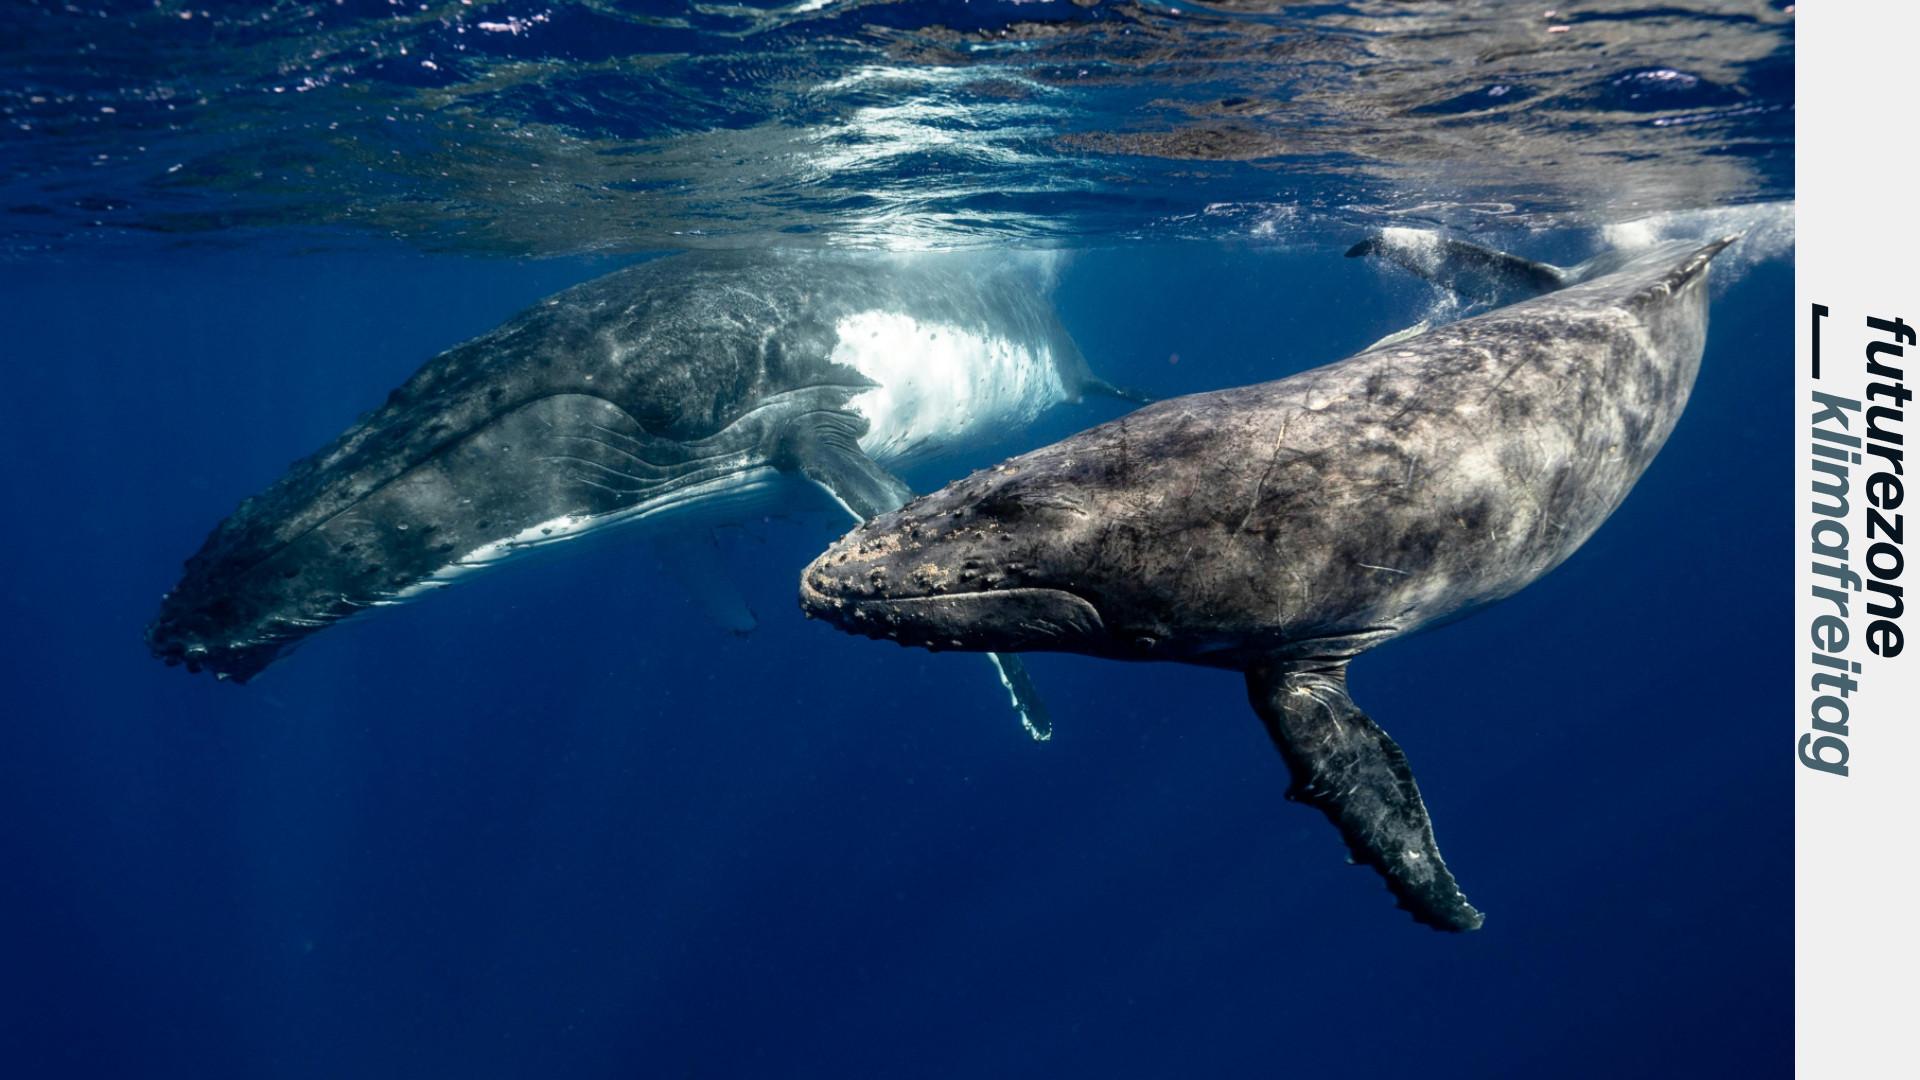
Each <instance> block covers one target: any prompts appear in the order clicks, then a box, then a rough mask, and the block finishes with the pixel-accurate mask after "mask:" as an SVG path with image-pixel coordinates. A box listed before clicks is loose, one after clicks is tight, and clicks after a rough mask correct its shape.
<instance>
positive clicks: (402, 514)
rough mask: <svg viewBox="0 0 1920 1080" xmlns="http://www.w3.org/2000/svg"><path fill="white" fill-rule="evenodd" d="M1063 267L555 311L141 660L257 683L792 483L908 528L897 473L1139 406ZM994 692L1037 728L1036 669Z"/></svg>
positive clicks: (154, 640)
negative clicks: (386, 627)
mask: <svg viewBox="0 0 1920 1080" xmlns="http://www.w3.org/2000/svg"><path fill="white" fill-rule="evenodd" d="M1047 258H1048V256H1045V255H1043V254H1037V253H1029V254H1027V255H1024V256H1007V255H984V254H982V255H974V254H942V255H931V254H919V255H911V256H881V255H855V254H845V253H842V254H833V253H808V252H785V253H778V252H756V253H751V254H749V253H688V254H682V255H677V256H671V257H667V258H662V259H657V260H654V261H651V262H647V263H643V264H641V265H638V266H634V267H630V268H628V269H625V270H621V271H619V272H617V273H614V274H610V275H608V276H606V277H603V278H600V279H598V280H595V281H591V282H588V283H586V284H584V285H580V286H577V287H575V288H572V289H569V290H567V291H565V292H562V293H559V294H558V295H555V296H552V297H549V298H547V299H546V300H543V301H541V302H540V303H537V304H535V305H534V306H533V307H531V308H529V309H528V310H526V311H524V312H522V313H521V314H519V315H517V316H515V317H514V318H512V319H511V320H509V321H508V322H506V323H505V324H504V325H502V326H500V327H499V328H498V329H496V330H494V331H492V332H491V333H488V334H485V335H483V336H481V337H479V338H476V339H474V340H472V341H469V342H467V343H465V344H462V345H459V346H456V347H454V348H452V349H449V350H448V351H446V352H444V353H442V354H440V355H439V356H437V357H435V358H434V359H432V360H431V361H429V362H428V363H427V364H426V365H425V366H424V367H422V368H421V369H420V371H419V372H418V373H416V374H415V375H414V376H413V377H412V378H411V379H409V380H408V381H407V382H406V383H405V384H404V385H402V386H401V387H400V388H399V389H397V390H395V391H394V392H393V393H392V395H391V396H389V397H388V399H387V401H386V403H385V404H384V405H382V406H380V407H379V408H377V409H375V410H374V411H372V412H370V413H368V414H366V415H365V416H363V417H361V418H360V420H359V422H357V423H355V424H354V425H353V426H352V427H350V428H348V429H347V430H346V431H345V432H344V433H342V434H341V435H340V436H339V437H338V438H337V439H335V440H334V441H333V443H332V444H331V445H329V446H327V447H325V448H324V449H322V450H320V451H319V452H318V453H316V454H314V455H313V456H312V457H309V458H307V459H306V460H304V461H301V462H299V463H298V464H296V465H295V466H294V467H293V468H292V470H291V471H290V472H288V473H287V474H286V475H285V476H284V477H282V478H281V479H280V480H279V481H278V482H276V483H275V484H273V485H272V486H271V487H270V488H268V489H267V490H266V491H264V492H262V493H260V494H258V495H255V496H253V497H252V498H249V499H247V500H246V501H244V502H243V503H241V505H240V507H239V509H237V510H235V511H234V512H233V514H232V516H230V517H228V518H227V519H226V520H225V521H223V522H221V523H220V525H219V526H218V527H217V528H216V529H214V531H213V533H212V535H211V536H209V537H208V538H207V541H206V543H205V545H204V546H203V547H202V548H201V549H200V552H199V553H198V554H196V555H194V556H193V557H192V559H190V560H189V561H188V562H187V564H186V573H185V575H184V577H183V578H182V579H181V581H180V583H179V584H178V585H177V586H176V587H175V588H174V589H173V591H172V592H171V593H169V594H168V595H167V597H166V599H165V600H164V602H163V604H162V606H161V610H160V613H159V617H158V618H157V619H155V621H154V622H153V624H152V625H151V626H150V627H149V629H148V631H147V640H148V643H149V645H150V647H151V648H152V650H153V652H154V653H155V654H156V655H158V656H160V657H161V658H163V659H165V660H166V661H167V662H169V663H184V664H185V665H186V666H187V667H188V668H189V669H190V670H200V669H203V668H204V669H207V670H210V671H213V672H215V673H217V674H218V675H220V676H222V677H224V678H229V679H233V680H235V681H241V682H244V681H246V680H247V679H249V678H251V677H253V676H254V675H256V674H258V673H259V672H260V671H261V669H263V668H265V667H266V666H267V665H269V664H271V663H272V662H273V661H274V660H275V659H276V658H278V657H280V656H281V655H283V654H284V653H285V652H286V651H287V650H288V649H289V648H290V647H291V646H293V645H294V644H295V643H297V642H299V641H301V640H302V639H304V638H306V637H308V636H309V635H311V634H313V633H315V632H316V631H318V630H320V629H322V628H324V627H326V626H328V625H329V624H331V623H334V622H336V621H338V620H340V619H342V618H344V617H346V616H349V615H352V614H354V613H356V612H360V611H364V610H366V609H368V608H372V607H378V606H382V605H386V604H391V603H395V602H397V601H400V600H404V599H407V598H409V597H411V596H415V595H418V594H420V593H422V592H424V591H427V590H430V589H433V588H435V587H438V586H441V585H444V584H447V583H449V582H451V581H453V580H455V579H457V578H458V577H460V576H461V575H463V574H464V573H466V572H468V571H470V570H472V569H475V568H478V567H482V566H486V565H489V564H492V563H495V562H497V561H499V560H500V559H502V558H504V557H506V556H508V555H510V554H513V553H515V552H518V551H522V550H526V549H529V548H534V547H540V546H545V545H550V544H554V543H557V542H560V541H563V540H569V539H573V538H576V537H579V536H582V535H584V534H586V533H589V532H594V531H597V530H600V529H603V528H605V527H607V526H611V525H615V524H623V523H640V522H655V523H658V522H660V521H663V520H669V519H670V520H671V521H672V523H674V524H675V525H680V526H684V525H686V524H688V523H690V522H691V523H696V524H697V523H701V522H711V521H716V520H718V521H725V520H741V519H743V518H744V517H746V516H747V515H749V514H751V515H754V516H758V515H759V514H761V513H764V512H766V504H767V502H768V500H770V499H779V498H781V497H782V495H783V492H785V489H787V488H789V487H792V486H794V485H791V484H788V483H786V482H785V481H787V480H789V479H800V478H803V479H804V480H807V481H811V482H812V483H813V484H814V485H817V486H818V487H819V488H821V489H823V490H824V491H826V492H827V493H828V494H829V495H831V496H832V497H833V499H834V500H836V501H837V502H838V503H839V504H840V505H841V506H842V507H844V508H845V509H846V510H847V511H848V512H850V513H852V514H853V515H854V516H855V517H857V518H860V519H863V520H864V519H866V518H870V517H872V516H874V515H875V514H878V513H881V512H883V511H886V510H891V509H894V508H895V507H898V506H899V505H901V504H902V503H904V502H905V501H906V500H907V499H908V498H909V497H910V495H911V492H909V491H908V490H907V488H906V486H905V485H904V484H902V483H901V481H900V480H899V479H897V478H896V477H895V476H894V474H893V472H892V471H891V468H892V467H896V466H898V465H899V464H900V463H902V462H905V461H909V460H913V459H915V458H917V457H919V456H921V455H926V454H933V453H937V452H940V451H943V450H948V449H952V448H954V447H955V446H957V445H961V444H964V443H966V442H968V441H970V440H976V439H980V438H982V437H983V436H984V437H991V436H993V435H995V434H1001V435H1004V433H1005V432H1006V431H1008V430H1017V429H1018V427H1019V426H1020V425H1022V424H1025V423H1027V422H1030V421H1032V420H1033V419H1034V418H1035V417H1037V416H1038V415H1039V414H1040V413H1041V412H1043V411H1044V410H1046V409H1047V408H1049V407H1050V406H1052V405H1055V404H1057V403H1060V402H1065V401H1077V400H1079V399H1080V398H1081V397H1082V395H1085V394H1088V393H1105V394H1111V395H1114V396H1119V397H1131V395H1128V394H1126V393H1125V392H1123V391H1120V390H1118V389H1116V388H1114V387H1112V386H1110V385H1109V384H1107V383H1106V382H1104V381H1103V380H1101V379H1099V378H1098V377H1096V376H1095V375H1094V374H1093V373H1092V372H1091V371H1089V370H1088V368H1087V364H1086V361H1085V359H1084V358H1083V357H1082V356H1081V354H1080V350H1079V349H1078V348H1077V347H1076V346H1075V345H1074V343H1073V339H1072V338H1071V337H1069V336H1068V334H1067V331H1066V329H1065V328H1064V327H1063V326H1062V325H1061V324H1060V321H1059V319H1058V318H1057V317H1056V315H1055V313H1054V311H1053V309H1052V306H1051V304H1050V303H1049V302H1048V300H1047V299H1046V291H1047V290H1046V288H1045V284H1046V283H1045V281H1044V277H1045V275H1046V274H1047V273H1048V267H1047V265H1046V260H1047ZM724 617H725V616H723V618H724ZM998 662H999V661H997V660H996V663H998ZM1002 678H1003V680H1004V681H1006V682H1007V683H1008V689H1009V690H1010V691H1012V692H1013V693H1014V694H1015V696H1016V698H1017V699H1018V698H1022V697H1024V698H1025V699H1026V700H1025V703H1024V704H1023V708H1022V712H1023V716H1025V717H1026V718H1027V719H1028V721H1029V722H1030V724H1033V725H1036V726H1039V727H1041V728H1044V724H1045V719H1044V716H1041V715H1039V714H1038V713H1037V712H1036V711H1035V710H1036V709H1037V703H1036V702H1035V701H1034V700H1033V699H1032V697H1031V694H1030V692H1029V691H1027V690H1026V688H1025V686H1024V675H1023V674H1022V672H1021V669H1020V667H1019V665H1018V664H1017V663H1016V662H1012V661H1009V662H1007V663H1006V664H1004V665H1003V667H1002ZM1042 733H1043V732H1036V734H1042Z"/></svg>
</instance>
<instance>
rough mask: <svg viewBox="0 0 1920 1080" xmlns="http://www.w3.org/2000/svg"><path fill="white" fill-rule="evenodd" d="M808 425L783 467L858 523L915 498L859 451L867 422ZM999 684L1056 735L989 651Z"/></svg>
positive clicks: (1038, 726) (1016, 666) (1036, 728)
mask: <svg viewBox="0 0 1920 1080" xmlns="http://www.w3.org/2000/svg"><path fill="white" fill-rule="evenodd" d="M812 420H813V423H811V424H809V425H808V426H807V427H806V428H804V429H802V430H799V431H794V432H790V433H788V435H787V438H786V442H785V444H784V446H783V450H782V462H783V467H790V468H792V469H794V470H795V471H797V472H799V473H800V475H802V476H804V477H806V478H807V479H809V480H811V481H813V482H814V483H815V484H818V485H819V486H820V487H821V488H822V489H824V490H825V491H826V493H827V494H829V495H831V496H833V498H834V501H835V502H838V503H839V504H840V505H841V506H843V507H845V508H846V510H847V513H849V514H852V515H853V517H854V520H856V521H871V520H872V519H874V518H876V517H879V516H880V515H881V514H884V513H887V512H888V511H890V510H898V509H900V508H901V507H902V506H905V505H906V504H907V503H908V501H909V500H911V499H912V498H913V489H912V488H910V487H908V486H907V485H906V483H905V482H904V481H902V480H901V479H900V478H899V477H897V476H895V475H893V474H892V473H890V472H888V471H887V470H886V469H885V468H883V467H882V466H881V464H880V463H879V462H877V461H875V460H873V459H872V458H870V457H868V456H867V454H866V451H864V450H862V449H860V442H859V439H860V434H861V432H862V431H864V430H865V428H864V424H865V421H864V420H861V419H860V418H859V417H856V416H852V415H850V414H841V413H821V414H817V415H816V416H814V417H813V418H812ZM987 659H988V660H991V661H993V667H994V670H995V672H997V673H998V674H999V676H1000V685H1001V686H1004V687H1006V690H1007V695H1008V696H1009V697H1011V698H1012V699H1013V708H1014V711H1015V712H1017V713H1019V715H1020V724H1021V726H1022V727H1024V728H1026V730H1027V734H1028V735H1031V736H1032V737H1033V738H1034V740H1035V741H1036V742H1045V741H1046V740H1048V739H1051V738H1052V737H1053V719H1052V718H1051V717H1050V716H1048V714H1047V706H1046V703H1045V702H1044V701H1042V700H1041V698H1040V692H1039V690H1037V689H1036V688H1035V687H1034V685H1033V679H1032V678H1031V677H1030V676H1028V674H1027V666H1026V665H1025V664H1023V663H1021V662H1020V658H1019V657H1017V656H1004V655H1002V654H1000V653H988V654H987Z"/></svg>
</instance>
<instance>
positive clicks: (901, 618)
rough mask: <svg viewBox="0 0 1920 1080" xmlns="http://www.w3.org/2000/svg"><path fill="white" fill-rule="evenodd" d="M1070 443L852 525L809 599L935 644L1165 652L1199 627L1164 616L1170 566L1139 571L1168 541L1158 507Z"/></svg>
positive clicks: (1141, 655) (821, 611) (809, 571)
mask: <svg viewBox="0 0 1920 1080" xmlns="http://www.w3.org/2000/svg"><path fill="white" fill-rule="evenodd" d="M1065 445H1066V446H1067V450H1066V452H1065V453H1062V452H1061V451H1060V449H1059V448H1049V450H1048V451H1042V452H1040V456H1041V457H1043V458H1045V459H1046V460H1038V459H1036V455H1027V456H1025V457H1021V458H1015V459H1013V460H1011V461H1009V462H1007V463H1005V464H1003V465H1000V466H997V467H995V468H992V469H987V470H984V471H981V472H978V473H975V474H973V475H972V476H969V477H967V478H966V479H964V480H960V481H957V482H955V483H953V484H950V485H948V486H947V487H946V488H943V489H942V490H940V491H938V492H935V493H934V494H932V495H928V496H925V497H923V498H920V499H918V500H916V501H914V502H912V503H909V504H908V505H907V506H905V507H903V508H902V509H900V510H899V511H896V512H894V513H891V514H885V515H882V516H880V517H877V518H875V519H874V520H872V521H870V522H868V523H867V524H865V525H863V526H861V527H860V528H858V529H855V530H854V531H853V532H851V533H849V534H847V535H846V536H845V537H843V538H842V539H841V540H839V541H838V542H836V543H835V544H834V545H833V546H832V547H830V548H829V549H828V550H827V551H826V552H825V553H824V554H822V555H821V556H820V557H819V558H818V559H816V560H814V562H813V563H812V565H810V566H808V567H807V568H806V570H805V572H804V573H802V575H801V582H800V605H801V608H802V610H803V611H804V612H805V613H806V614H807V615H808V616H809V617H811V618H817V619H821V620H824V621H826V622H828V623H830V624H832V625H834V626H836V627H838V628H840V629H843V630H846V631H849V632H851V633H857V634H864V635H866V636H868V637H873V638H879V639H887V640H892V641H896V642H898V643H900V644H902V645H914V646H920V647H923V648H929V649H936V650H939V649H958V650H966V651H993V652H1018V651H1057V652H1076V653H1084V654H1089V655H1095V656H1109V657H1115V658H1138V659H1148V658H1160V657H1159V655H1157V654H1156V650H1160V649H1161V647H1162V646H1163V645H1165V644H1166V643H1167V642H1168V639H1169V638H1175V637H1178V638H1181V639H1183V641H1184V640H1185V639H1186V638H1187V637H1188V635H1186V634H1185V633H1183V632H1182V631H1180V630H1179V629H1177V628H1174V627H1170V626H1168V625H1167V623H1166V621H1165V619H1164V618H1163V615H1164V613H1165V612H1166V611H1167V610H1168V606H1167V604H1166V603H1165V598H1163V597H1160V596H1158V595H1155V594H1154V589H1155V579H1156V578H1157V577H1158V576H1159V575H1154V574H1149V573H1140V572H1138V571H1139V569H1140V562H1139V560H1141V559H1150V558H1153V557H1155V553H1156V552H1157V551H1158V550H1159V549H1160V548H1161V547H1162V543H1161V541H1162V540H1164V539H1165V538H1163V537H1158V536H1155V535H1152V534H1153V532H1154V529H1153V526H1152V522H1151V520H1150V519H1149V518H1142V517H1134V516H1130V515H1128V514H1127V513H1126V512H1124V510H1121V509H1119V508H1116V506H1115V505H1114V501H1115V499H1116V498H1120V499H1124V497H1125V494H1126V486H1125V483H1124V477H1123V476H1121V475H1120V474H1119V472H1120V471H1119V470H1118V469H1117V467H1116V466H1115V465H1114V464H1113V463H1112V462H1111V460H1110V459H1107V458H1104V457H1102V456H1100V455H1089V456H1087V457H1085V458H1081V459H1079V460H1074V455H1073V453H1072V451H1071V443H1069V444H1065ZM1189 643H1190V642H1189ZM1168 658H1171V657H1168Z"/></svg>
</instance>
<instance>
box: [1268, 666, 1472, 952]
mask: <svg viewBox="0 0 1920 1080" xmlns="http://www.w3.org/2000/svg"><path fill="white" fill-rule="evenodd" d="M1247 696H1248V698H1249V700H1251V701H1252V703H1253V708H1254V711H1255V712H1257V713H1259V714H1260V719H1261V720H1262V721H1264V722H1265V723H1266V725H1267V734H1268V735H1269V736H1271V737H1272V738H1273V742H1274V745H1275V746H1276V747H1278V748H1279V750H1280V756H1281V757H1283V758H1285V759H1286V762H1287V769H1288V771H1289V772H1291V773H1292V774H1293V786H1292V787H1291V788H1290V789H1288V791H1287V797H1288V798H1290V799H1293V800H1295V801H1297V802H1304V803H1306V804H1307V805H1309V806H1311V807H1313V808H1314V809H1316V810H1319V811H1320V812H1321V813H1323V814H1325V815H1326V816H1327V819H1328V820H1329V821H1332V822H1333V824H1334V826H1335V827H1336V828H1338V829H1339V830H1340V836H1341V838H1342V839H1344V840H1345V841H1346V842H1347V850H1348V851H1349V852H1351V853H1352V855H1353V859H1354V861H1355V862H1357V863H1362V864H1365V865H1367V866H1371V867H1373V868H1374V869H1375V870H1377V871H1379V872H1380V875H1381V876H1382V877H1384V878H1386V879H1387V888H1388V890H1389V891H1391V892H1392V893H1393V895H1394V897H1395V899H1397V900H1399V902H1400V906H1401V907H1402V908H1404V909H1406V910H1407V911H1408V912H1410V913H1411V914H1412V915H1413V917H1414V920H1415V921H1416V922H1419V923H1422V924H1424V925H1426V926H1431V927H1433V928H1434V929H1436V930H1449V931H1454V932H1459V931H1463V930H1478V929H1479V928H1480V924H1481V923H1482V922H1483V921H1484V916H1482V915H1481V914H1480V912H1479V911H1477V910H1475V909H1474V907H1473V905H1472V904H1469V903H1467V898H1466V895H1465V894H1463V893H1462V892H1461V891H1460V886H1459V884H1458V883H1457V882H1456V881H1454V878H1453V874H1452V873H1451V872H1449V871H1448V870H1447V864H1446V862H1445V861H1444V860H1442V859H1441V858H1440V848H1439V846H1438V845H1437V844H1435V843H1434V839H1433V823H1432V821H1431V820H1430V819H1429V818H1428V817H1427V806H1426V803H1425V802H1424V801H1422V799H1421V798H1420V788H1419V786H1418V785H1416V784H1415V783H1414V782H1413V770H1412V769H1411V768H1410V767H1409V766H1408V765H1407V755H1406V754H1405V753H1404V752H1402V751H1401V749H1400V746H1399V744H1397V743H1395V742H1394V741H1393V739H1392V738H1390V737H1389V736H1388V735H1387V733H1386V732H1384V731H1382V730H1380V726H1379V725H1378V724H1375V723H1374V722H1373V720H1372V719H1371V718H1369V717H1368V716H1367V714H1366V713H1364V712H1361V711H1360V709H1359V707H1358V706H1356V705H1354V703H1353V699H1352V698H1351V697H1348V696H1347V676H1346V666H1345V664H1341V665H1340V666H1338V667H1336V668H1333V669H1331V670H1315V671H1298V670H1287V669H1284V668H1282V669H1273V670H1254V671H1249V672H1248V673H1247Z"/></svg>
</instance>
